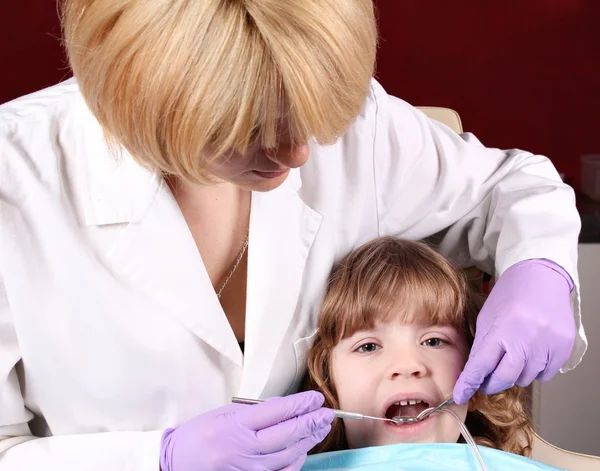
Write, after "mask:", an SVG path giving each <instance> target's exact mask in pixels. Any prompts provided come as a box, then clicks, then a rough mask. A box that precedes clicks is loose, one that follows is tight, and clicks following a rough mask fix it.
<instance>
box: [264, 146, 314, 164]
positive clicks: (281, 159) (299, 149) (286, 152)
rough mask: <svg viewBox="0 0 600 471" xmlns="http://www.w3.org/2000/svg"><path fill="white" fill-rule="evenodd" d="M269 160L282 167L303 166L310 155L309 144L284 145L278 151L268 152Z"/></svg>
mask: <svg viewBox="0 0 600 471" xmlns="http://www.w3.org/2000/svg"><path fill="white" fill-rule="evenodd" d="M266 155H267V157H268V158H269V160H272V161H273V162H275V163H277V164H279V165H280V166H282V167H287V168H298V167H302V166H303V165H304V164H305V163H306V162H307V161H308V158H309V157H310V149H309V147H308V144H290V145H282V146H281V147H280V148H279V149H277V151H276V152H272V153H267V154H266Z"/></svg>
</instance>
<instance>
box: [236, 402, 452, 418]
mask: <svg viewBox="0 0 600 471" xmlns="http://www.w3.org/2000/svg"><path fill="white" fill-rule="evenodd" d="M231 402H233V403H235V404H248V405H252V404H260V403H261V402H264V401H263V400H261V399H247V398H244V397H232V398H231ZM452 402H453V401H452V397H450V398H449V399H447V400H445V401H444V402H442V403H441V404H440V405H439V406H437V407H430V408H428V409H425V410H424V411H422V412H421V413H420V414H419V415H417V416H416V417H401V416H396V417H394V418H392V419H388V418H387V417H374V416H371V415H363V414H359V413H357V412H346V411H343V410H339V409H332V410H333V412H334V413H335V416H336V417H337V418H338V419H351V420H366V419H368V420H381V421H383V422H391V423H393V424H414V423H415V422H420V421H421V420H425V419H426V418H427V417H429V415H431V414H433V413H434V412H435V411H437V410H438V409H440V408H441V407H444V406H446V405H448V404H450V403H452ZM421 416H422V417H421Z"/></svg>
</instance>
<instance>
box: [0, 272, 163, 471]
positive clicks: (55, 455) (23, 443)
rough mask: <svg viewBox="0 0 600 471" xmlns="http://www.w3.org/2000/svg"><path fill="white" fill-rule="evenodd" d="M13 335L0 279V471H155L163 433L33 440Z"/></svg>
mask: <svg viewBox="0 0 600 471" xmlns="http://www.w3.org/2000/svg"><path fill="white" fill-rule="evenodd" d="M20 359H21V358H20V354H19V346H18V343H17V335H16V333H15V328H14V325H13V322H12V320H11V315H10V309H9V302H8V299H7V296H6V291H5V289H4V285H3V283H2V279H1V278H0V471H21V470H22V471H26V470H39V471H81V470H86V471H107V470H115V471H117V470H119V471H134V470H135V471H158V469H159V453H160V438H161V436H162V431H152V432H116V433H91V434H81V435H72V436H54V437H48V438H36V437H34V436H32V434H31V431H30V429H29V426H28V422H29V421H30V420H31V419H32V418H33V414H32V413H31V412H30V411H28V410H27V408H26V406H25V401H24V399H23V396H22V392H21V388H22V387H23V385H22V384H20V383H19V377H18V374H17V365H18V363H19V361H20Z"/></svg>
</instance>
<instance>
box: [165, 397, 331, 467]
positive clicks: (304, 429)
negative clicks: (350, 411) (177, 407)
mask: <svg viewBox="0 0 600 471" xmlns="http://www.w3.org/2000/svg"><path fill="white" fill-rule="evenodd" d="M323 401H324V399H323V395H322V394H321V393H318V392H315V391H308V392H304V393H299V394H294V395H292V396H287V397H276V398H272V399H268V400H266V401H265V402H263V403H261V404H256V405H251V406H250V405H242V404H229V405H227V406H224V407H221V408H219V409H215V410H212V411H210V412H207V413H205V414H202V415H199V416H197V417H195V418H193V419H191V420H190V421H189V422H186V423H184V424H182V425H181V426H179V427H177V428H175V429H167V430H165V432H164V433H163V436H162V440H161V450H160V466H161V471H254V470H256V471H258V470H260V471H265V470H269V471H271V470H272V471H298V470H300V468H301V467H302V465H303V464H304V461H305V460H306V454H307V453H308V451H309V450H310V449H311V448H313V447H314V446H315V445H316V444H317V443H319V442H321V441H322V440H323V439H324V438H325V436H326V435H327V434H328V433H329V431H330V430H331V422H332V421H333V418H334V413H333V411H332V410H331V409H326V408H323V407H322V405H323Z"/></svg>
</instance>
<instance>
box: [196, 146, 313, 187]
mask: <svg viewBox="0 0 600 471" xmlns="http://www.w3.org/2000/svg"><path fill="white" fill-rule="evenodd" d="M309 157H310V149H309V146H308V144H294V143H292V142H291V139H290V137H289V134H283V135H282V136H281V138H280V141H279V145H278V148H277V150H275V151H266V150H264V149H262V148H261V147H260V145H259V143H258V141H257V142H255V143H253V144H251V145H250V147H249V148H248V150H247V151H246V152H245V153H244V154H240V153H238V152H231V153H229V154H228V155H225V156H223V157H219V158H217V159H216V160H215V161H212V162H210V163H209V164H208V171H209V172H210V173H211V174H212V175H214V176H215V177H217V178H218V179H219V180H222V181H225V182H228V183H232V184H234V185H235V186H237V187H240V188H243V189H245V190H250V191H270V190H273V189H275V188H277V187H278V186H280V185H281V184H282V183H283V182H284V181H285V179H286V178H287V177H288V175H289V172H290V169H293V168H298V167H301V166H303V165H304V164H305V163H306V162H307V161H308V158H309Z"/></svg>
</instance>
